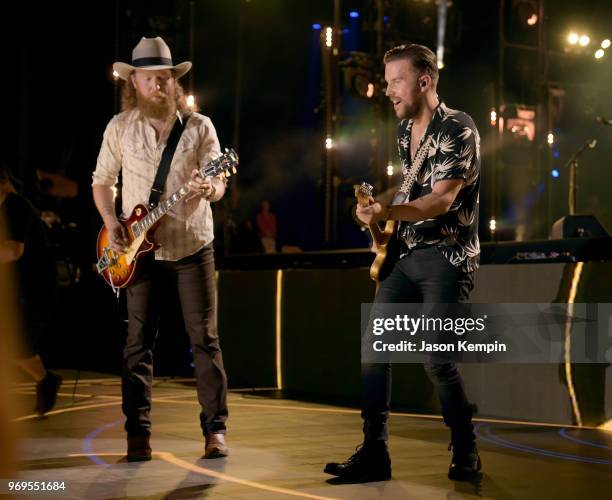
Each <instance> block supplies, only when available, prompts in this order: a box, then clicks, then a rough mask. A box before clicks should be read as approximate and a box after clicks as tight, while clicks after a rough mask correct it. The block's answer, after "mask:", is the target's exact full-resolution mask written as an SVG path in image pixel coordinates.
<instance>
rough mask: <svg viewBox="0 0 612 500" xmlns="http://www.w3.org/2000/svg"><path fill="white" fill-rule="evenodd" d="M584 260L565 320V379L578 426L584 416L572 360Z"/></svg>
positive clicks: (579, 265)
mask: <svg viewBox="0 0 612 500" xmlns="http://www.w3.org/2000/svg"><path fill="white" fill-rule="evenodd" d="M583 267H584V262H578V263H577V264H576V267H575V268H574V275H573V276H572V286H571V287H570V291H569V297H568V299H567V306H568V307H567V319H566V320H565V379H566V381H567V391H568V392H569V397H570V401H571V402H572V410H573V412H574V417H575V418H576V423H577V424H578V427H582V416H581V415H580V407H579V406H578V398H577V397H576V390H575V389H574V381H573V379H572V361H571V350H572V339H571V335H572V318H573V316H574V300H575V299H576V295H577V293H578V285H579V284H580V277H581V276H582V268H583Z"/></svg>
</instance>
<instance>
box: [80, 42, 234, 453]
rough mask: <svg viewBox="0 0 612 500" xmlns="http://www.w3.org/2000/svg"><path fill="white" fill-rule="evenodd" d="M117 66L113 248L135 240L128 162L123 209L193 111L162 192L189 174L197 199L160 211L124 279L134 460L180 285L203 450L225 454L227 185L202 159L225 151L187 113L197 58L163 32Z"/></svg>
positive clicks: (111, 136)
mask: <svg viewBox="0 0 612 500" xmlns="http://www.w3.org/2000/svg"><path fill="white" fill-rule="evenodd" d="M113 69H114V70H115V72H116V73H117V74H118V75H119V77H120V78H121V79H122V80H123V81H124V86H123V89H122V112H121V113H119V114H118V115H116V116H114V117H113V118H112V120H111V121H110V122H109V123H108V125H107V127H106V131H105V132H104V138H103V141H102V147H101V149H100V153H99V156H98V161H97V165H96V169H95V171H94V173H93V183H92V185H93V196H94V201H95V203H96V207H97V208H98V211H99V212H100V215H101V216H102V219H103V220H104V224H105V226H106V228H107V229H108V232H109V234H110V235H111V247H112V249H113V250H115V251H118V252H121V251H124V250H125V248H126V246H127V244H128V243H129V241H128V239H127V236H126V234H125V232H124V228H123V226H122V225H121V224H120V223H119V222H118V220H117V217H116V216H115V210H114V197H113V191H112V187H113V186H114V185H115V184H116V182H117V176H118V174H119V171H120V170H122V175H123V187H122V204H123V206H122V210H123V213H124V214H129V213H131V211H132V209H133V208H134V206H135V205H136V204H138V203H142V202H143V201H145V200H146V199H148V197H149V193H150V191H151V187H152V185H153V181H154V179H155V175H156V170H157V167H158V165H159V163H160V159H161V156H162V152H163V151H164V148H165V146H166V142H167V140H168V136H169V134H170V131H171V130H172V128H173V126H174V123H175V121H176V120H182V121H183V122H184V121H185V120H186V123H185V126H184V130H183V132H182V135H181V136H180V139H179V142H178V145H177V147H176V151H175V154H174V156H173V158H172V163H171V166H170V171H169V174H168V177H167V180H166V183H165V188H164V194H162V199H163V198H164V196H167V195H168V194H169V193H173V192H174V191H176V190H177V189H178V188H179V187H180V186H182V185H183V184H185V183H186V182H189V184H190V187H191V190H192V194H191V196H190V198H189V199H188V200H187V201H186V202H184V203H182V204H177V205H176V206H175V207H174V208H173V209H172V210H171V211H170V212H169V214H168V216H167V217H165V218H164V219H162V221H161V224H160V226H159V228H158V229H157V231H156V233H155V239H156V243H158V244H160V245H161V246H160V248H159V249H158V250H156V251H155V256H154V258H152V257H153V256H152V254H149V256H151V258H150V259H148V260H145V261H144V262H143V268H142V269H141V273H140V275H139V277H138V279H137V280H136V281H135V282H134V283H133V284H132V285H130V286H129V287H128V288H127V307H128V332H127V339H126V343H125V347H124V349H123V360H124V361H123V375H122V396H123V406H122V407H123V412H124V414H125V416H126V423H125V430H126V431H127V440H128V452H127V459H128V460H129V461H141V460H150V459H151V447H150V445H149V436H150V427H151V421H150V418H149V413H150V409H151V383H152V377H153V345H154V341H155V336H156V330H157V320H158V315H159V311H160V309H161V307H162V305H163V304H162V303H161V300H160V299H161V296H160V295H161V292H162V291H163V289H164V288H165V287H167V285H168V284H172V285H173V286H176V287H177V290H178V295H179V298H180V301H181V309H182V312H183V319H184V323H185V329H186V330H187V333H188V334H189V339H190V343H191V347H192V352H193V358H194V366H195V373H196V381H197V393H198V400H199V402H200V405H201V413H200V423H201V427H202V431H203V434H204V437H205V442H206V444H205V452H204V457H203V458H217V457H223V456H226V455H227V453H228V448H227V445H226V443H225V429H226V427H225V423H226V420H227V415H228V411H227V378H226V375H225V369H224V367H223V358H222V355H221V349H220V346H219V337H218V335H217V321H216V302H215V296H216V290H215V287H216V285H215V267H214V257H213V247H212V241H213V218H212V212H211V207H210V204H211V203H213V202H216V201H219V200H220V199H221V197H222V196H223V194H224V193H225V182H224V179H223V178H222V177H214V178H205V179H203V178H201V177H200V176H199V175H197V172H198V170H197V167H198V166H200V167H201V166H203V165H205V164H207V163H208V162H209V161H210V160H212V159H213V158H215V157H216V156H218V155H219V154H220V147H219V141H218V139H217V133H216V131H215V127H214V126H213V124H212V122H211V120H210V119H209V118H208V117H206V116H203V115H201V114H199V113H195V112H193V113H190V114H188V115H187V105H186V101H185V97H184V95H183V90H182V87H181V85H180V84H179V82H178V81H177V80H178V78H180V77H181V76H183V75H184V74H185V73H187V72H188V71H189V70H190V69H191V62H183V63H180V64H177V65H174V64H173V63H172V56H171V53H170V49H169V48H168V46H167V45H166V43H165V42H164V41H163V40H162V39H161V38H160V37H157V38H142V39H141V40H140V42H139V43H138V45H137V46H136V47H135V48H134V51H133V52H132V64H126V63H122V62H116V63H115V64H114V65H113Z"/></svg>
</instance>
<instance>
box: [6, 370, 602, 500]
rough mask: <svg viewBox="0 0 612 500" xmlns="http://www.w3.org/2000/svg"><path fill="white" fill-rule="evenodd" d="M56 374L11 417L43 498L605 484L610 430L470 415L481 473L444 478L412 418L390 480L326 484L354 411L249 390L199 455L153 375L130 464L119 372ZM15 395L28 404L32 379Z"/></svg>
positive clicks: (529, 489)
mask: <svg viewBox="0 0 612 500" xmlns="http://www.w3.org/2000/svg"><path fill="white" fill-rule="evenodd" d="M60 373H62V375H63V376H64V378H65V379H66V380H65V381H64V384H63V386H62V388H61V391H60V397H59V399H58V404H57V407H56V409H55V410H54V411H53V412H51V413H50V414H49V415H48V416H46V417H44V418H37V417H35V416H33V415H24V416H23V417H22V418H21V419H20V422H21V424H20V425H23V426H24V434H25V435H26V436H27V438H26V439H24V442H23V444H22V447H21V448H22V462H21V464H20V469H21V473H20V479H22V480H29V481H64V482H65V486H66V489H65V491H63V492H61V494H59V493H58V494H55V495H53V496H54V497H55V496H56V495H57V496H60V497H61V498H86V499H91V500H93V499H98V498H111V499H119V498H142V499H157V498H159V499H179V498H182V499H185V498H219V499H225V498H234V499H276V498H325V499H328V498H346V499H374V498H376V499H395V498H398V499H399V498H402V499H404V498H407V499H423V498H427V499H438V498H440V499H441V498H444V499H448V498H453V499H461V498H481V499H483V498H498V499H523V498H538V499H542V498H555V499H562V498H563V499H564V498H568V499H569V498H593V499H595V498H604V497H606V496H607V495H609V492H610V491H612V432H606V431H602V430H596V429H575V428H571V427H570V428H568V427H555V426H545V425H536V424H518V423H507V422H500V421H491V420H485V419H479V420H478V421H477V432H478V435H479V449H480V453H481V457H482V460H483V474H482V477H480V478H479V479H478V480H475V481H473V482H453V481H450V480H449V479H448V478H447V477H446V471H447V468H448V464H449V460H450V453H449V452H448V451H447V445H448V440H449V434H448V431H447V429H446V428H445V427H444V425H443V424H442V422H441V419H440V417H437V416H418V415H413V414H393V417H392V419H391V424H390V434H391V436H390V451H391V456H392V467H393V479H392V480H391V481H386V482H378V483H367V484H334V482H333V479H332V478H331V476H328V475H326V474H324V473H323V472H322V469H323V467H324V465H325V463H326V462H328V461H332V460H335V461H338V460H344V459H345V458H347V457H348V456H349V455H350V454H351V452H352V451H353V449H354V447H355V445H356V444H358V443H359V442H360V439H361V432H360V428H361V419H360V416H359V411H357V410H354V409H347V408H342V407H335V406H329V405H320V404H312V403H305V402H301V401H293V400H287V399H276V398H273V397H269V394H268V397H266V396H265V394H266V393H259V392H252V391H233V392H231V394H230V398H229V402H230V418H229V421H228V434H227V439H228V444H229V445H230V453H231V454H230V456H229V457H228V458H226V459H216V460H202V459H200V456H201V455H202V453H203V440H202V436H201V432H200V429H199V419H198V415H199V406H198V404H197V400H196V395H195V389H194V387H193V384H192V382H190V381H189V380H185V379H183V380H178V379H158V380H156V383H155V387H154V391H153V397H154V402H153V411H152V420H153V428H152V432H153V433H152V438H151V444H152V448H153V460H152V461H150V462H144V463H138V464H130V463H127V462H125V461H124V460H123V455H124V453H125V435H124V432H123V427H122V424H123V415H122V413H121V406H120V405H121V397H120V381H119V379H118V378H113V377H108V376H96V375H95V374H88V376H89V377H90V378H87V379H84V378H81V379H80V381H79V383H78V386H77V387H76V393H75V396H74V399H73V389H74V375H75V373H74V372H70V371H64V372H60ZM92 377H93V378H92ZM16 392H17V393H18V394H22V396H20V397H21V398H24V400H25V401H24V405H27V407H29V406H33V401H34V399H33V394H34V392H33V385H32V384H21V385H19V387H18V389H17V390H16ZM262 394H263V395H262ZM330 479H332V480H331V481H330ZM606 491H607V492H608V493H606ZM49 496H50V495H49V494H45V495H29V496H28V498H42V497H49ZM18 498H23V496H21V497H18Z"/></svg>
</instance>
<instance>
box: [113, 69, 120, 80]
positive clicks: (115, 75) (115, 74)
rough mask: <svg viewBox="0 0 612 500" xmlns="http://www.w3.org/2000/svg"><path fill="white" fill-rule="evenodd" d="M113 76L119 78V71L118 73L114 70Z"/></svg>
mask: <svg viewBox="0 0 612 500" xmlns="http://www.w3.org/2000/svg"><path fill="white" fill-rule="evenodd" d="M113 78H114V79H117V78H119V73H117V72H116V71H113Z"/></svg>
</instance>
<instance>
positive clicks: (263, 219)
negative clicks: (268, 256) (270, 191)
mask: <svg viewBox="0 0 612 500" xmlns="http://www.w3.org/2000/svg"><path fill="white" fill-rule="evenodd" d="M270 208H271V207H270V202H269V201H268V200H263V201H262V202H261V206H260V212H258V213H257V215H256V216H255V222H256V223H257V230H258V231H259V238H260V239H261V244H262V245H263V247H264V251H265V252H266V253H274V252H276V215H274V214H273V213H272V212H271V211H270Z"/></svg>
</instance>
